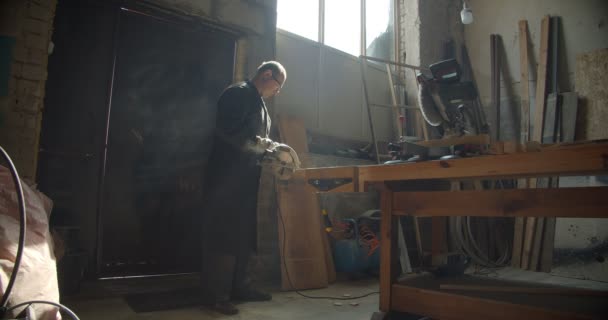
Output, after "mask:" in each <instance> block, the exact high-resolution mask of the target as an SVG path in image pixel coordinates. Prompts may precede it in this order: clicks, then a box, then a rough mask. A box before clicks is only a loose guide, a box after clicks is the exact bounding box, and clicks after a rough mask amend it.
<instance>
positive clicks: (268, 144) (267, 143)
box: [255, 136, 278, 151]
mask: <svg viewBox="0 0 608 320" xmlns="http://www.w3.org/2000/svg"><path fill="white" fill-rule="evenodd" d="M255 142H256V144H257V145H258V146H260V147H262V148H264V149H265V150H267V151H272V149H274V148H275V147H276V146H277V145H278V143H276V142H274V141H272V140H270V139H268V138H262V137H260V136H255Z"/></svg>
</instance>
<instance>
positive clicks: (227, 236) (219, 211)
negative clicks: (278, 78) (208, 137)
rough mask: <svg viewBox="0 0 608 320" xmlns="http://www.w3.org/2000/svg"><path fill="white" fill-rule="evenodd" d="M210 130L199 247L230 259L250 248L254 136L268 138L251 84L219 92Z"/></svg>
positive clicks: (265, 117)
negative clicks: (202, 225)
mask: <svg viewBox="0 0 608 320" xmlns="http://www.w3.org/2000/svg"><path fill="white" fill-rule="evenodd" d="M215 130H216V131H215V138H214V145H213V148H212V153H211V155H210V158H209V162H208V165H207V170H206V175H205V188H204V190H205V191H204V192H205V199H206V206H205V208H206V210H205V212H204V217H203V222H204V228H203V233H204V235H203V236H204V237H203V245H204V246H211V249H212V250H214V251H219V253H229V254H232V253H233V254H236V253H237V252H240V251H242V250H247V249H254V248H255V243H256V229H257V228H256V227H257V219H256V217H257V193H258V184H259V179H260V172H261V167H260V166H259V165H258V161H259V160H261V158H262V156H263V153H262V152H263V150H261V149H260V148H259V147H256V145H255V137H256V136H261V137H268V133H269V131H270V115H269V114H268V110H267V109H266V105H265V104H264V100H263V99H262V97H261V96H260V95H259V93H258V91H257V89H256V88H255V86H253V84H252V83H251V82H241V83H237V84H234V85H232V86H230V87H228V88H227V89H226V90H224V92H223V93H222V95H221V96H220V98H219V100H218V104H217V117H216V129H215ZM208 248H209V247H208Z"/></svg>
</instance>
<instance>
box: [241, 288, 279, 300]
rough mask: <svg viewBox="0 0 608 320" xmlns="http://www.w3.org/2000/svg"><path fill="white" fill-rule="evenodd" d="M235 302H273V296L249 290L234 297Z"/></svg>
mask: <svg viewBox="0 0 608 320" xmlns="http://www.w3.org/2000/svg"><path fill="white" fill-rule="evenodd" d="M232 298H233V299H234V300H238V301H270V300H272V296H271V295H270V294H269V293H266V292H262V291H258V290H254V289H247V290H244V291H239V292H237V293H235V294H233V295H232Z"/></svg>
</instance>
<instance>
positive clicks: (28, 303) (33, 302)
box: [6, 300, 80, 320]
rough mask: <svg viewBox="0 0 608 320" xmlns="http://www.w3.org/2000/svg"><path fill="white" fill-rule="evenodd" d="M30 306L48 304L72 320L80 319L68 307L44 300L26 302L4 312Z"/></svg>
mask: <svg viewBox="0 0 608 320" xmlns="http://www.w3.org/2000/svg"><path fill="white" fill-rule="evenodd" d="M32 304H49V305H52V306H55V307H57V308H59V309H61V311H63V312H65V313H67V314H68V315H69V316H70V317H71V318H72V319H74V320H80V318H78V316H77V315H76V313H74V311H72V310H70V309H69V308H68V307H66V306H64V305H62V304H61V303H56V302H52V301H45V300H32V301H27V302H23V303H20V304H17V305H14V306H12V307H10V308H8V310H6V311H7V312H9V311H12V310H14V309H17V308H19V307H23V306H26V307H29V306H30V305H32Z"/></svg>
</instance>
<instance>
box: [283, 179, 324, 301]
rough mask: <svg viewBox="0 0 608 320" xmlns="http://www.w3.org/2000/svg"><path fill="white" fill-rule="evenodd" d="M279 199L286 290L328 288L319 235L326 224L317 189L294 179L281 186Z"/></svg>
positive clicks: (284, 287)
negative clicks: (321, 211) (316, 195)
mask: <svg viewBox="0 0 608 320" xmlns="http://www.w3.org/2000/svg"><path fill="white" fill-rule="evenodd" d="M311 189H312V190H311ZM277 198H278V202H279V203H278V209H279V210H278V214H279V248H281V250H280V257H281V274H282V281H281V286H282V288H283V290H293V289H312V288H325V287H327V285H328V283H329V281H328V275H327V263H326V261H325V251H324V248H323V239H322V238H321V232H320V231H319V230H321V229H322V224H321V219H320V213H319V210H318V202H317V201H316V197H314V189H313V188H312V186H310V185H309V184H308V183H306V181H304V180H294V179H292V180H290V181H289V182H288V183H279V184H278V185H277ZM315 203H317V206H315V205H314V204H315Z"/></svg>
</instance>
